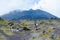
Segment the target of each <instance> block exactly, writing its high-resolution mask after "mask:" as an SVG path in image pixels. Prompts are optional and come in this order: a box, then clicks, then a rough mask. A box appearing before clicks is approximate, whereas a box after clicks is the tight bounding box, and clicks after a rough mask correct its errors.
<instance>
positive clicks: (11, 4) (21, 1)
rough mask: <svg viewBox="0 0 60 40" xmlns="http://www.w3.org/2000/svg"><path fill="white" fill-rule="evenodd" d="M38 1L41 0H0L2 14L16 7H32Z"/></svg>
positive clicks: (23, 8)
mask: <svg viewBox="0 0 60 40" xmlns="http://www.w3.org/2000/svg"><path fill="white" fill-rule="evenodd" d="M38 1H39V0H0V15H3V14H5V13H8V12H9V11H12V10H16V9H20V10H27V9H31V8H32V6H33V5H34V4H35V3H38Z"/></svg>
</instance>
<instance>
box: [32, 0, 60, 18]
mask: <svg viewBox="0 0 60 40" xmlns="http://www.w3.org/2000/svg"><path fill="white" fill-rule="evenodd" d="M32 9H34V10H36V9H41V10H44V11H47V12H49V13H51V14H53V15H55V16H58V17H60V0H40V1H39V2H38V4H35V5H34V6H33V7H32Z"/></svg>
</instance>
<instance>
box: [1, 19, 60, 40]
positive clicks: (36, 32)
mask: <svg viewBox="0 0 60 40" xmlns="http://www.w3.org/2000/svg"><path fill="white" fill-rule="evenodd" d="M0 40H60V20H19V21H11V20H0Z"/></svg>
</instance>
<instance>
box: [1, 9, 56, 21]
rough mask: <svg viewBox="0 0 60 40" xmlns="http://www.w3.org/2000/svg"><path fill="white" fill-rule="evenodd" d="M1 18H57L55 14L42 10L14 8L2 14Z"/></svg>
mask: <svg viewBox="0 0 60 40" xmlns="http://www.w3.org/2000/svg"><path fill="white" fill-rule="evenodd" d="M2 18H4V19H7V20H20V19H33V20H35V19H36V20H37V19H50V18H57V17H56V16H54V15H52V14H50V13H48V12H45V11H43V10H39V9H37V10H32V9H30V10H25V11H20V10H14V11H11V12H9V13H8V14H5V15H3V16H2Z"/></svg>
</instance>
